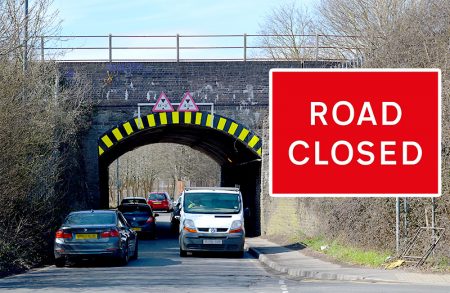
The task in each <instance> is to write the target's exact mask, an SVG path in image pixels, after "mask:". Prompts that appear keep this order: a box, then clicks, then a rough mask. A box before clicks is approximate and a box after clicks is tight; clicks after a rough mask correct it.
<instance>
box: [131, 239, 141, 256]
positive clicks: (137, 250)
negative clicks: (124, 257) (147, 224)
mask: <svg viewBox="0 0 450 293" xmlns="http://www.w3.org/2000/svg"><path fill="white" fill-rule="evenodd" d="M138 254H139V243H138V240H137V239H136V248H135V249H134V254H133V256H132V257H131V259H133V260H136V259H138Z"/></svg>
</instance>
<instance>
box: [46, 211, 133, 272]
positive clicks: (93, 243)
mask: <svg viewBox="0 0 450 293" xmlns="http://www.w3.org/2000/svg"><path fill="white" fill-rule="evenodd" d="M54 254H55V264H56V266H57V267H62V266H64V265H65V264H66V261H67V260H69V259H80V258H95V257H110V258H113V259H115V260H117V261H118V262H119V264H121V265H126V264H127V263H128V260H129V259H137V257H138V240H137V234H136V232H135V231H133V230H132V229H131V226H130V225H129V224H128V222H127V220H126V219H125V218H124V216H123V215H122V213H121V212H119V211H113V210H89V211H79V212H72V213H70V214H69V215H68V216H67V217H66V219H65V220H64V223H63V224H62V225H61V227H60V228H59V229H58V231H56V235H55V245H54Z"/></svg>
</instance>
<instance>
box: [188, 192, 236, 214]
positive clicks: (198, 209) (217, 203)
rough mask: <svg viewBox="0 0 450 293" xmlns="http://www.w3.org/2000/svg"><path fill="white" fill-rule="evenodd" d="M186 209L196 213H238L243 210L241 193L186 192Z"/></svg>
mask: <svg viewBox="0 0 450 293" xmlns="http://www.w3.org/2000/svg"><path fill="white" fill-rule="evenodd" d="M183 206H184V211H185V212H186V213H194V214H237V213H239V211H240V210H241V202H240V198H239V194H233V193H217V192H189V193H185V194H184V204H183Z"/></svg>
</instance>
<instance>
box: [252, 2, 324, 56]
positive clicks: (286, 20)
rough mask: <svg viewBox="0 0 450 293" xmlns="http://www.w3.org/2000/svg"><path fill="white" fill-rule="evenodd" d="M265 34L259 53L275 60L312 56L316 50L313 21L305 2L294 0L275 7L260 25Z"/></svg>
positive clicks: (262, 32) (261, 32) (261, 31)
mask: <svg viewBox="0 0 450 293" xmlns="http://www.w3.org/2000/svg"><path fill="white" fill-rule="evenodd" d="M260 27H261V29H260V31H259V33H260V34H262V35H264V37H263V38H262V40H261V42H260V44H259V45H260V46H262V47H264V49H263V50H262V52H261V53H262V54H263V55H265V56H269V57H271V58H272V59H276V60H283V59H284V60H292V59H294V60H304V59H312V58H313V56H314V54H315V49H314V48H315V34H316V29H315V23H314V19H313V17H312V15H311V14H310V13H309V11H308V9H307V8H306V7H304V6H301V5H297V4H296V2H295V1H291V2H288V3H286V4H284V5H282V6H280V7H278V8H275V9H274V10H273V11H271V13H270V14H269V15H267V16H266V17H265V19H264V22H263V23H262V24H261V25H260Z"/></svg>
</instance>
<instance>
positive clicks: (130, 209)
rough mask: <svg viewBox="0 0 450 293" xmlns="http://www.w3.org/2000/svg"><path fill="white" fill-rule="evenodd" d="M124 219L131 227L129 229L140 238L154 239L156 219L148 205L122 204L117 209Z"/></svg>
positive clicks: (156, 215)
mask: <svg viewBox="0 0 450 293" xmlns="http://www.w3.org/2000/svg"><path fill="white" fill-rule="evenodd" d="M118 210H119V211H120V212H122V213H123V215H124V217H125V219H127V221H128V223H130V225H131V227H132V228H131V229H133V230H134V231H136V232H137V233H138V234H140V235H142V236H147V237H148V238H150V239H155V237H156V217H158V216H159V215H158V214H155V213H154V212H153V210H152V208H151V207H150V206H149V205H148V204H123V205H120V206H119V207H118Z"/></svg>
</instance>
